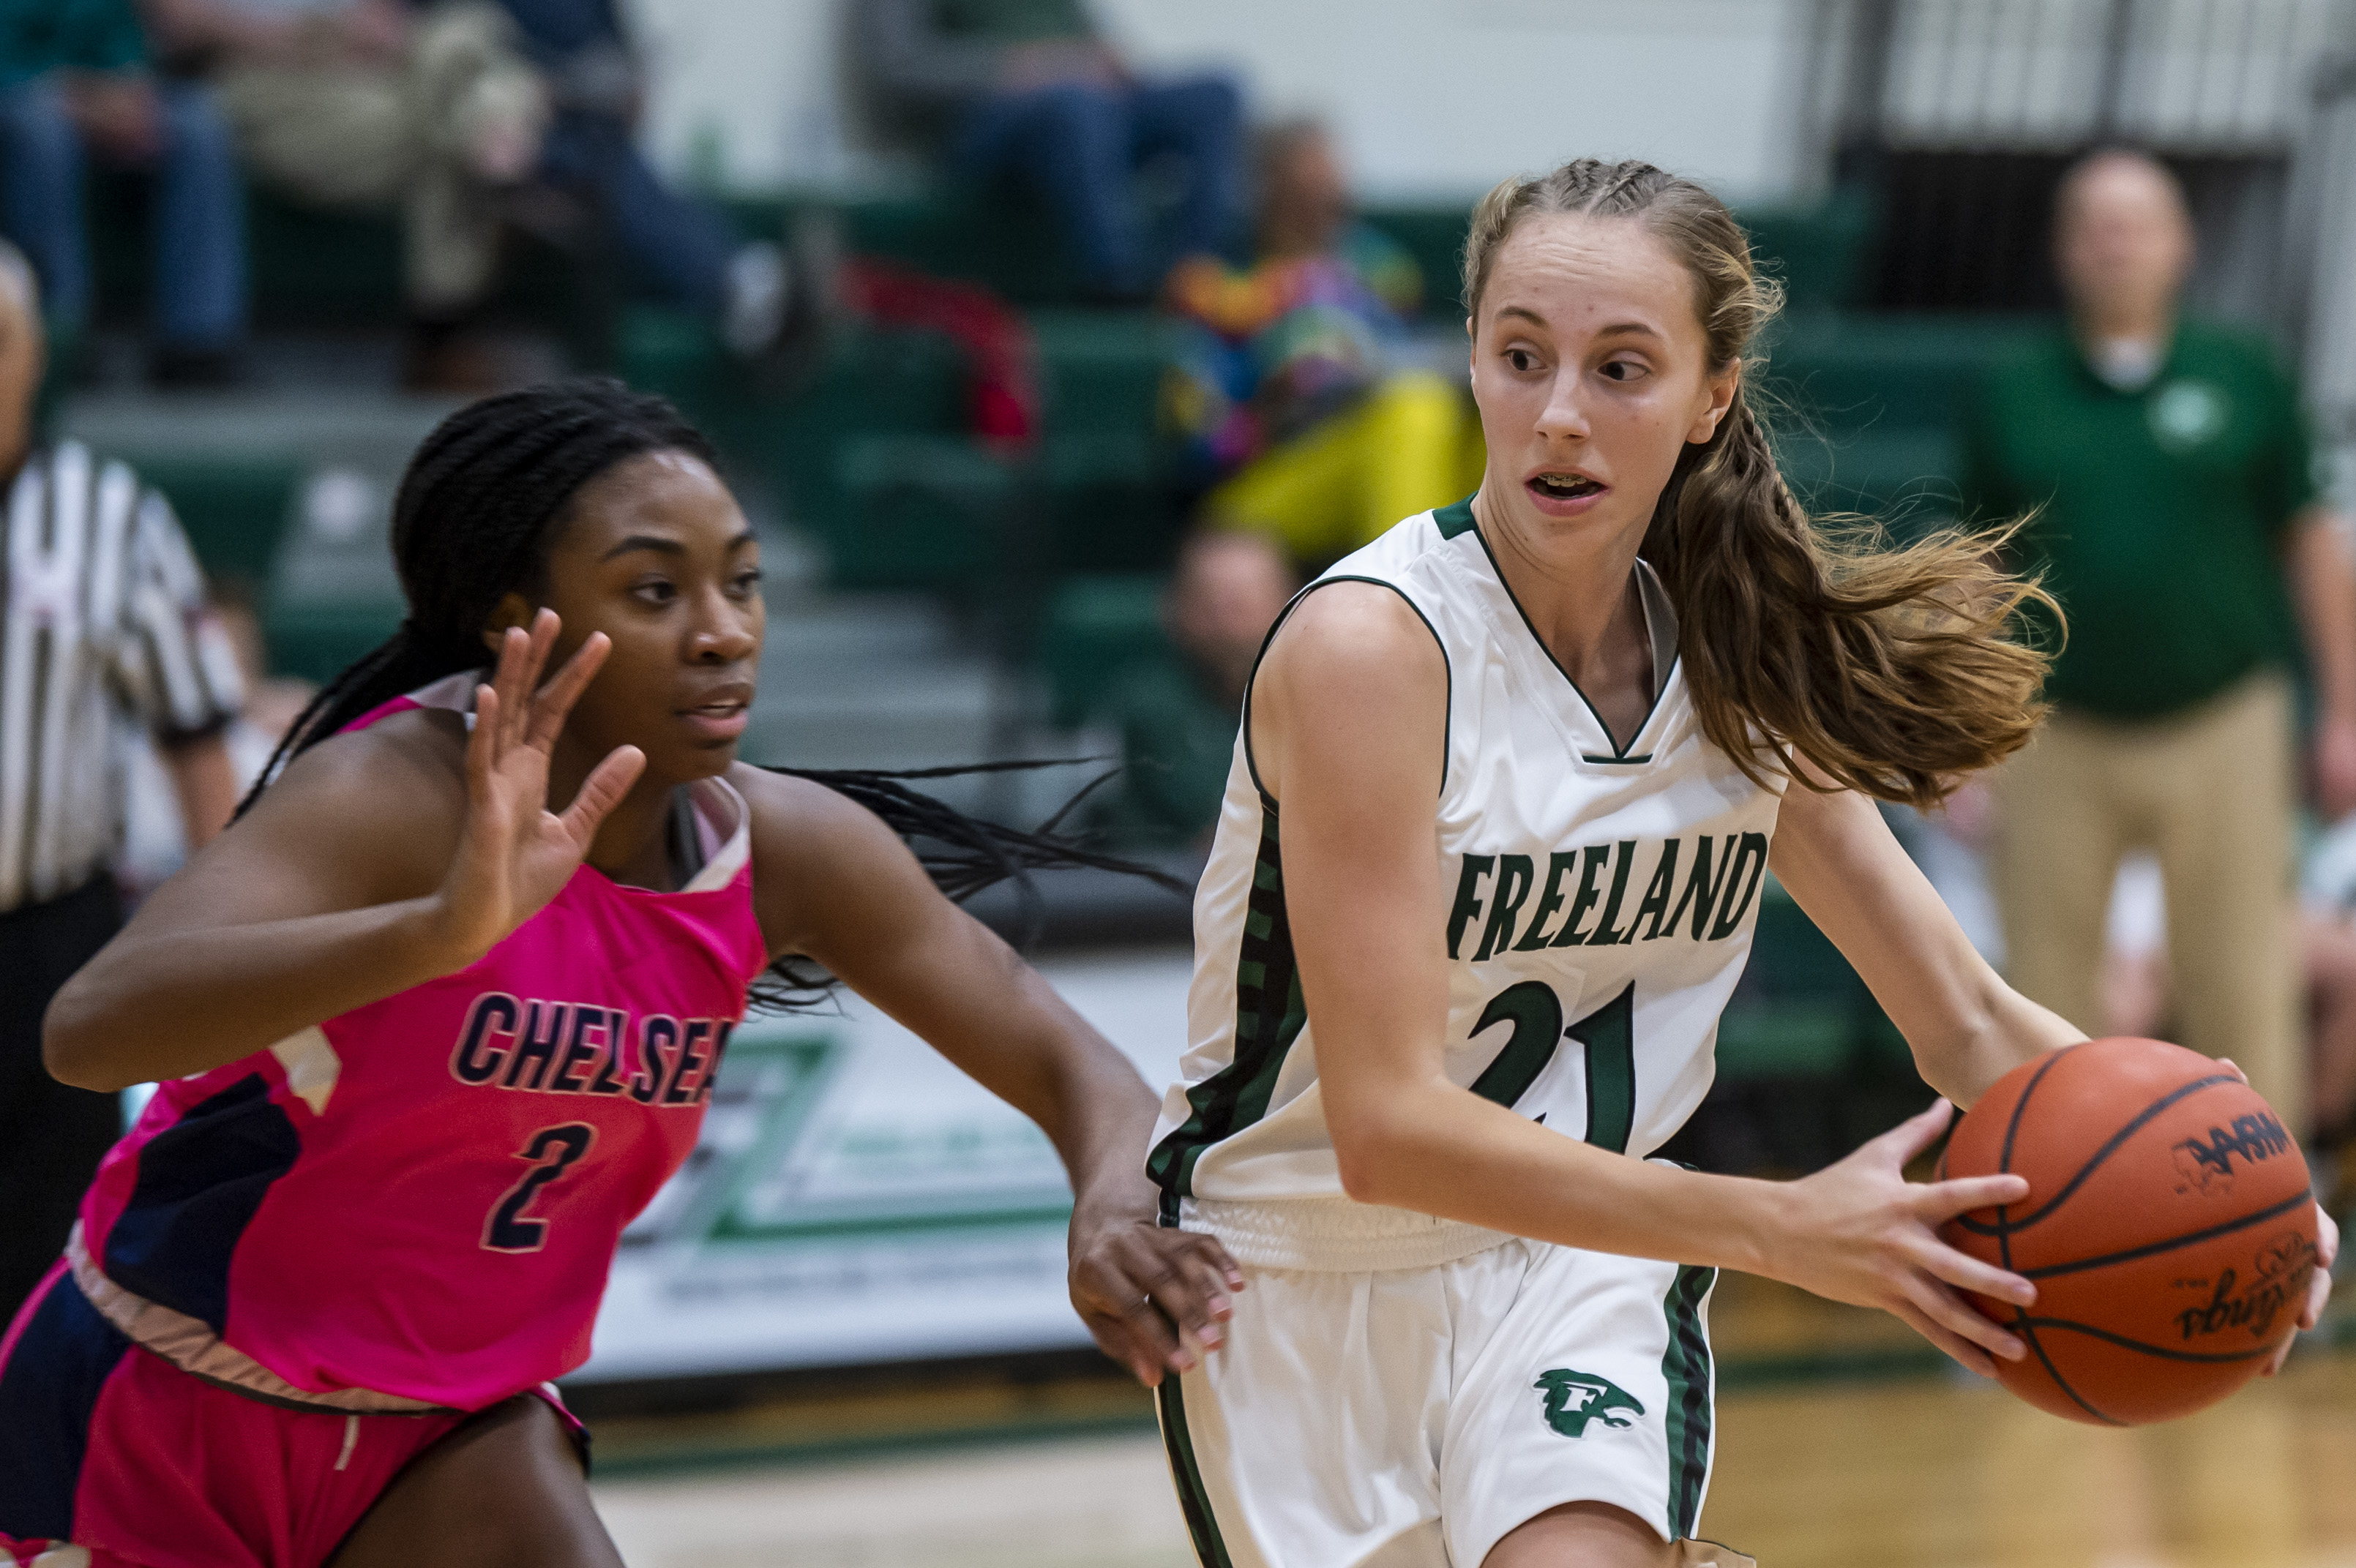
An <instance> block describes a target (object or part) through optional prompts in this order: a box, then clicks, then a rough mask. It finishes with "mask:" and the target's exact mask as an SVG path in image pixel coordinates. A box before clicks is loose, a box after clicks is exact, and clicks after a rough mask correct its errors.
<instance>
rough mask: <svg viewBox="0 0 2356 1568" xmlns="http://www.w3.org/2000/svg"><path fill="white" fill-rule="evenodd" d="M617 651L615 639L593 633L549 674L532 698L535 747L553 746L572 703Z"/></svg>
mask: <svg viewBox="0 0 2356 1568" xmlns="http://www.w3.org/2000/svg"><path fill="white" fill-rule="evenodd" d="M613 651H614V642H613V639H612V638H610V637H608V636H606V635H605V633H603V632H592V633H590V634H589V635H588V637H587V639H586V640H584V642H583V643H582V645H580V646H579V647H577V648H575V649H573V656H572V657H571V658H569V659H566V660H565V661H564V663H563V664H562V666H561V667H559V668H558V669H557V672H556V673H555V674H554V675H553V676H551V677H549V681H548V684H547V686H545V687H543V688H541V692H540V694H539V695H538V696H537V697H535V698H533V699H532V704H531V728H530V731H529V733H528V736H527V739H529V741H530V743H531V744H533V745H535V746H552V745H554V744H555V743H556V737H557V735H558V733H559V732H560V731H562V730H563V728H564V720H565V716H566V715H568V714H570V713H571V712H572V711H573V703H574V701H575V700H577V699H579V698H580V696H581V693H582V692H583V691H584V690H586V689H587V688H588V685H589V682H590V681H591V679H593V678H594V677H595V676H596V674H597V671H598V668H599V667H601V666H603V665H604V664H605V656H606V655H607V654H610V653H612V652H613Z"/></svg>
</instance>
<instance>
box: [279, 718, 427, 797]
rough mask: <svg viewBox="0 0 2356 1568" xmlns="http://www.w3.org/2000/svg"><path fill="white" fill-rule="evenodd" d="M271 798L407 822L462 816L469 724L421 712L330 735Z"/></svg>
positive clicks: (292, 767) (296, 764)
mask: <svg viewBox="0 0 2356 1568" xmlns="http://www.w3.org/2000/svg"><path fill="white" fill-rule="evenodd" d="M282 792H283V793H282ZM273 795H278V796H280V797H281V798H284V799H295V798H304V799H316V800H318V801H320V802H321V803H323V804H329V803H332V804H335V805H339V806H340V807H341V808H343V809H348V810H352V811H355V812H370V813H373V812H376V811H379V810H383V811H389V812H392V813H395V814H396V815H398V816H404V817H405V816H411V815H413V814H415V813H416V812H418V811H421V810H423V811H427V812H430V813H432V814H434V815H437V816H441V815H447V814H448V811H449V810H450V809H455V810H456V811H459V812H463V811H464V810H465V807H466V720H465V719H464V717H463V716H461V715H459V714H457V713H452V712H445V711H443V710H441V709H427V708H417V709H409V710H407V711H404V712H400V713H389V714H387V715H385V717H383V718H382V719H380V720H377V721H376V722H375V723H373V724H370V725H369V726H368V727H367V728H366V729H364V730H348V731H344V732H342V733H340V734H336V735H330V736H328V737H327V739H326V740H324V741H319V742H317V743H316V744H315V745H312V746H310V747H308V748H306V749H305V751H304V752H302V753H301V754H300V755H298V756H296V757H295V760H294V761H293V762H291V763H288V764H287V766H286V769H285V771H284V773H282V774H281V775H280V776H279V778H278V779H277V780H276V782H274V783H273V784H271V786H270V788H269V789H268V790H267V791H265V792H264V793H263V798H264V799H265V800H266V799H268V798H270V797H271V796H273ZM356 820H364V821H369V822H375V821H378V820H380V818H378V817H377V816H365V817H359V818H356Z"/></svg>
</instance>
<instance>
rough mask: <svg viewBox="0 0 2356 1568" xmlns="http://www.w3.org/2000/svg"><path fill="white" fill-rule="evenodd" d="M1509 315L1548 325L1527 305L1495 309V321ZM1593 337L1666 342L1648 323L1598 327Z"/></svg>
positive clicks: (1618, 323)
mask: <svg viewBox="0 0 2356 1568" xmlns="http://www.w3.org/2000/svg"><path fill="white" fill-rule="evenodd" d="M1509 315H1510V316H1514V317H1516V318H1518V319H1520V320H1522V321H1526V322H1528V323H1530V324H1531V325H1534V326H1546V325H1550V324H1549V323H1548V322H1547V318H1546V317H1544V316H1542V315H1539V314H1538V313H1537V312H1536V311H1534V310H1532V309H1530V308H1529V306H1527V305H1519V304H1505V305H1499V306H1498V307H1497V319H1499V320H1500V321H1502V320H1504V319H1505V317H1506V316H1509ZM1595 336H1598V337H1625V336H1638V337H1653V338H1660V339H1661V340H1662V341H1664V342H1665V341H1667V339H1666V338H1665V336H1663V334H1662V332H1661V329H1660V328H1659V327H1657V326H1655V325H1652V324H1651V323H1649V322H1643V321H1615V322H1613V323H1612V325H1609V326H1603V327H1598V328H1597V329H1596V332H1595Z"/></svg>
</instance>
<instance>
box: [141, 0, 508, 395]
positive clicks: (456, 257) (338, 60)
mask: <svg viewBox="0 0 2356 1568" xmlns="http://www.w3.org/2000/svg"><path fill="white" fill-rule="evenodd" d="M143 3H144V5H145V11H146V16H147V19H148V22H149V25H150V26H151V27H152V28H153V29H154V33H155V39H156V42H157V45H158V47H159V48H160V49H161V50H162V51H163V52H164V53H165V54H166V57H167V58H168V59H171V60H172V62H173V63H174V65H175V66H176V67H177V69H182V70H185V71H192V72H201V73H203V74H204V75H205V76H206V77H207V78H208V79H209V80H211V81H213V82H214V83H216V84H217V85H218V87H219V90H220V97H221V101H222V103H223V105H224V106H225V108H226V110H227V112H228V114H229V118H230V122H231V123H232V124H234V125H235V127H236V131H237V141H238V145H239V149H240V151H241V154H242V155H243V156H244V158H245V161H246V162H247V164H248V165H250V166H251V167H252V169H253V171H254V173H255V175H256V176H258V177H259V178H260V179H262V181H264V182H265V183H267V184H268V185H270V186H272V187H274V188H276V189H277V190H279V191H281V192H283V193H284V195H285V196H287V197H289V198H291V199H293V200H294V201H295V202H297V203H300V204H303V205H305V206H311V207H318V208H328V209H330V210H334V209H356V210H369V209H380V208H391V209H393V210H396V211H398V212H399V213H400V214H401V217H402V283H403V293H404V294H405V295H406V301H405V303H406V305H407V308H408V311H409V314H410V317H411V322H412V334H413V339H412V359H411V365H410V370H409V377H408V379H409V380H410V382H411V384H412V386H415V387H418V388H419V389H427V390H467V389H476V388H475V386H474V383H475V381H476V380H477V377H476V376H474V375H472V374H470V373H469V372H468V371H466V370H465V369H463V368H455V366H454V364H453V363H452V361H453V360H454V359H457V360H463V356H464V354H465V352H466V350H465V347H464V346H463V344H461V343H460V342H459V341H458V333H459V329H460V327H461V326H462V325H463V324H464V323H465V321H466V317H467V315H468V313H469V312H470V311H471V310H472V309H473V308H474V306H475V305H476V304H477V302H478V301H479V300H480V299H481V297H482V295H483V294H484V293H486V292H487V290H488V289H489V287H490V285H491V283H492V281H493V278H494V276H495V273H496V268H497V264H498V250H499V235H500V223H501V218H500V213H499V209H498V201H497V197H498V192H499V191H500V189H501V188H502V187H508V186H511V185H513V184H515V183H516V182H517V181H519V180H521V179H522V178H523V177H525V176H527V175H529V174H530V171H531V167H532V165H533V163H534V161H535V160H536V159H537V158H538V156H539V153H540V137H541V129H542V127H543V125H544V123H545V122H546V119H547V103H546V99H545V95H544V93H543V91H542V90H541V83H540V79H539V75H538V73H537V72H535V71H534V70H533V69H531V67H530V64H528V63H527V62H526V61H525V60H524V59H523V58H522V57H521V55H520V54H519V52H518V51H517V49H516V48H515V47H514V43H513V39H512V37H511V29H510V28H509V25H508V22H507V19H506V17H505V16H502V15H501V14H500V12H499V10H498V7H497V6H496V5H489V4H463V3H462V4H453V5H441V6H436V7H434V9H432V10H429V11H425V12H422V13H415V12H412V10H411V8H410V7H409V6H408V5H405V4H403V3H402V0H143Z"/></svg>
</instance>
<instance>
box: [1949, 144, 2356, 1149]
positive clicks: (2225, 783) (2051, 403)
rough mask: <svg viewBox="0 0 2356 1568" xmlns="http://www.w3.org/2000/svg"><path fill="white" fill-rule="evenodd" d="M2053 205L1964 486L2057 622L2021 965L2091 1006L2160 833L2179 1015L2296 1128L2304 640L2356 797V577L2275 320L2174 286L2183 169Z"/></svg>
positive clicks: (2006, 820)
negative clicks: (2132, 861)
mask: <svg viewBox="0 0 2356 1568" xmlns="http://www.w3.org/2000/svg"><path fill="white" fill-rule="evenodd" d="M2054 227H2055V254H2056V261H2057V262H2058V263H2059V267H2060V271H2061V282H2062V286H2063V291H2064V293H2065V294H2066V295H2067V297H2068V300H2069V304H2070V321H2069V325H2068V327H2067V330H2065V331H2056V332H2054V333H2052V334H2051V335H2050V336H2046V337H2044V338H2042V339H2040V340H2038V341H2036V342H2034V343H2032V344H2029V346H2027V347H2024V348H2022V349H2021V350H2019V351H2018V352H2016V353H2014V354H2012V355H2011V356H2009V357H2007V358H2006V359H2004V360H2003V361H2002V362H2001V363H1999V364H1998V365H1997V367H1996V368H1994V370H1993V371H1992V373H1991V374H1990V376H1989V378H1988V379H1987V384H1986V386H1985V387H1984V388H1983V389H1982V391H1981V394H1980V397H1979V400H1978V404H1977V407H1976V411H1975V414H1974V417H1973V419H1972V421H1971V424H1970V428H1969V430H1968V432H1967V438H1966V446H1967V452H1968V465H1967V479H1966V484H1965V501H1966V505H1967V507H1970V508H1971V509H1972V510H1974V511H1976V513H1977V514H1978V515H1979V516H1980V517H1982V518H1984V519H1986V518H1990V517H2004V516H2023V517H2027V518H2028V521H2027V522H2026V523H2025V524H2024V526H2023V528H2022V529H2021V532H2020V533H2019V535H2018V536H2017V537H2016V540H2015V548H2016V549H2018V550H2019V552H2020V554H2021V556H2022V557H2023V560H2022V561H2021V564H2022V565H2023V566H2024V567H2027V568H2029V569H2030V570H2032V571H2038V572H2040V573H2041V574H2042V576H2043V580H2044V582H2045V585H2046V586H2047V587H2048V588H2050V589H2051V590H2052V592H2054V594H2055V595H2056V596H2057V597H2058V598H2059V600H2060V601H2061V607H2062V610H2063V613H2065V614H2066V616H2067V617H2068V622H2069V637H2068V642H2067V645H2066V646H2063V647H2061V649H2060V652H2059V655H2058V656H2057V658H2056V661H2055V663H2054V666H2053V670H2052V674H2051V677H2050V679H2049V681H2048V683H2047V687H2046V696H2047V697H2048V699H2050V700H2051V702H2052V703H2053V707H2054V711H2053V716H2052V718H2051V720H2050V721H2049V722H2048V723H2047V724H2046V726H2045V727H2044V729H2043V731H2041V732H2040V735H2039V737H2038V738H2037V740H2036V741H2033V742H2032V743H2031V744H2030V745H2029V748H2028V749H2027V750H2026V751H2025V752H2022V753H2021V754H2020V755H2019V756H2018V757H2017V758H2015V759H2014V760H2013V761H2012V762H2010V763H2008V764H2006V766H2005V767H2004V768H2003V769H2002V770H2001V771H2000V773H1998V774H1997V780H1996V815H1995V822H1994V835H1993V842H1992V844H1991V850H1992V858H1991V863H1990V870H1991V873H1992V880H1993V881H1994V884H1995V891H1996V894H1997V904H1998V907H1999V909H2000V911H2001V913H2002V917H2003V923H2004V931H2005V951H2006V954H2007V965H2008V969H2009V970H2010V978H2011V980H2012V983H2013V984H2014V985H2015V986H2016V987H2019V990H2020V991H2021V992H2022V993H2023V994H2024V995H2026V996H2028V997H2029V998H2030V999H2031V1000H2033V1001H2038V1002H2041V1003H2043V1004H2044V1005H2045V1006H2047V1007H2049V1008H2052V1009H2054V1010H2055V1011H2056V1012H2059V1013H2060V1014H2061V1016H2062V1017H2064V1018H2066V1019H2069V1020H2070V1021H2071V1022H2072V1023H2073V1024H2076V1025H2078V1026H2079V1027H2080V1028H2082V1029H2089V1030H2097V1029H2100V1028H2101V1027H2102V1024H2103V1018H2102V1002H2101V989H2100V980H2101V975H2102V968H2103V949H2104V915H2105V912H2106V911H2107V909H2108V907H2109V904H2110V899H2111V888H2112V882H2113V880H2114V878H2115V874H2116V872H2117V869H2118V865H2119V860H2120V858H2121V856H2122V854H2123V853H2124V852H2125V851H2126V850H2128V849H2130V848H2149V849H2150V850H2152V852H2153V853H2154V854H2155V855H2156V856H2157V858H2158V861H2159V864H2160V869H2161V875H2162V879H2163V880H2164V882H2165V884H2166V893H2167V933H2168V934H2167V947H2168V969H2169V976H2170V981H2171V985H2172V987H2173V1008H2172V1017H2173V1020H2174V1027H2175V1030H2176V1033H2177V1035H2178V1037H2179V1039H2181V1040H2182V1041H2183V1043H2184V1044H2186V1045H2189V1046H2191V1047H2192V1048H2194V1049H2196V1050H2199V1051H2205V1052H2207V1053H2208V1054H2210V1055H2211V1056H2229V1057H2231V1058H2233V1060H2234V1061H2237V1062H2239V1063H2240V1064H2241V1066H2242V1067H2243V1069H2244V1071H2245V1072H2247V1073H2248V1074H2249V1077H2250V1081H2251V1083H2253V1084H2254V1086H2255V1087H2256V1088H2257V1089H2258V1091H2259V1092H2260V1093H2263V1094H2265V1097H2266V1098H2267V1099H2268V1100H2269V1101H2270V1102H2272V1103H2273V1104H2274V1105H2275V1107H2276V1109H2277V1110H2278V1111H2279V1112H2280V1113H2281V1114H2282V1115H2283V1117H2284V1120H2285V1121H2286V1123H2287V1124H2288V1125H2290V1127H2291V1128H2292V1129H2293V1130H2294V1131H2295V1132H2296V1133H2297V1134H2299V1135H2300V1136H2305V1135H2306V1134H2307V1133H2308V1130H2309V1129H2308V1123H2307V1111H2306V1105H2307V1100H2308V1093H2307V1072H2306V1066H2305V1060H2304V1056H2303V1032H2304V1031H2303V1029H2302V1026H2301V1019H2300V1016H2299V1015H2300V995H2299V976H2298V969H2297V953H2298V949H2297V939H2296V933H2295V930H2294V920H2295V908H2296V906H2295V902H2294V899H2293V883H2292V854H2293V842H2292V839H2293V828H2294V817H2293V813H2294V811H2295V808H2296V802H2297V794H2298V782H2297V773H2298V770H2297V761H2296V756H2295V747H2296V741H2297V715H2296V699H2295V685H2294V677H2295V674H2296V672H2297V670H2298V669H2299V667H2300V666H2301V663H2302V659H2301V654H2302V652H2304V655H2305V659H2304V664H2305V667H2306V668H2307V670H2308V672H2309V674H2310V676H2311V678H2312V693H2313V698H2314V722H2313V734H2312V741H2311V755H2312V778H2313V783H2314V787H2315V794H2316V799H2317V802H2318V804H2319V805H2320V806H2321V808H2322V809H2323V810H2324V812H2325V813H2326V814H2327V815H2329V816H2340V814H2342V813H2344V812H2346V811H2348V810H2349V809H2350V808H2351V806H2356V578H2351V572H2350V569H2349V561H2348V558H2347V552H2346V549H2345V547H2344V544H2343V540H2342V537H2341V532H2340V524H2339V521H2338V519H2337V518H2335V517H2333V516H2332V515H2331V513H2330V512H2329V511H2328V510H2327V509H2326V508H2325V507H2324V506H2323V504H2322V502H2321V501H2320V499H2319V496H2318V495H2317V491H2316V485H2315V479H2314V475H2313V465H2312V461H2311V457H2310V453H2309V449H2308V437H2307V432H2306V431H2305V428H2304V426H2303V422H2302V421H2301V419H2300V414H2299V407H2298V400H2297V393H2296V391H2295V389H2294V388H2293V387H2292V385H2291V383H2290V381H2289V380H2288V379H2287V378H2286V377H2285V376H2284V374H2283V373H2282V372H2281V371H2280V370H2279V369H2278V368H2276V364H2275V361H2274V358H2273V357H2272V355H2271V354H2270V353H2269V352H2268V350H2267V348H2266V347H2265V344H2264V343H2263V342H2261V341H2259V340H2258V339H2256V338H2254V337H2253V336H2248V335H2244V334H2241V333H2237V332H2233V331H2230V330H2227V329H2225V328H2222V327H2220V326H2216V325H2209V324H2206V323H2203V322H2201V321H2198V320H2192V319H2188V318H2186V317H2185V316H2183V315H2181V314H2180V313H2179V295H2180V293H2181V292H2182V288H2183V283H2184V279H2185V275H2186V272H2187V270H2188V268H2189V266H2190V260H2191V252H2192V236H2191V226H2190V220H2189V218H2188V216H2187V213H2186V210H2185V206H2184V198H2183V194H2182V192H2181V190H2180V189H2179V187H2178V186H2177V183H2176V181H2175V178H2174V177H2173V176H2171V175H2169V172H2168V171H2167V170H2166V169H2165V168H2164V167H2162V166H2161V165H2159V164H2158V163H2157V162H2155V161H2153V160H2152V159H2150V158H2148V157H2146V156H2143V155H2139V154H2134V153H2126V152H2105V153H2099V154H2096V155H2094V156H2092V157H2090V158H2088V159H2086V160H2085V161H2083V162H2082V163H2081V164H2079V165H2077V166H2076V167H2075V168H2073V169H2072V171H2071V172H2070V174H2069V175H2068V176H2067V177H2066V178H2065V179H2064V181H2063V182H2062V186H2061V192H2060V195H2059V197H2058V198H2057V203H2056V210H2055V226H2054ZM2302 643H2303V644H2304V647H2303V648H2302Z"/></svg>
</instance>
